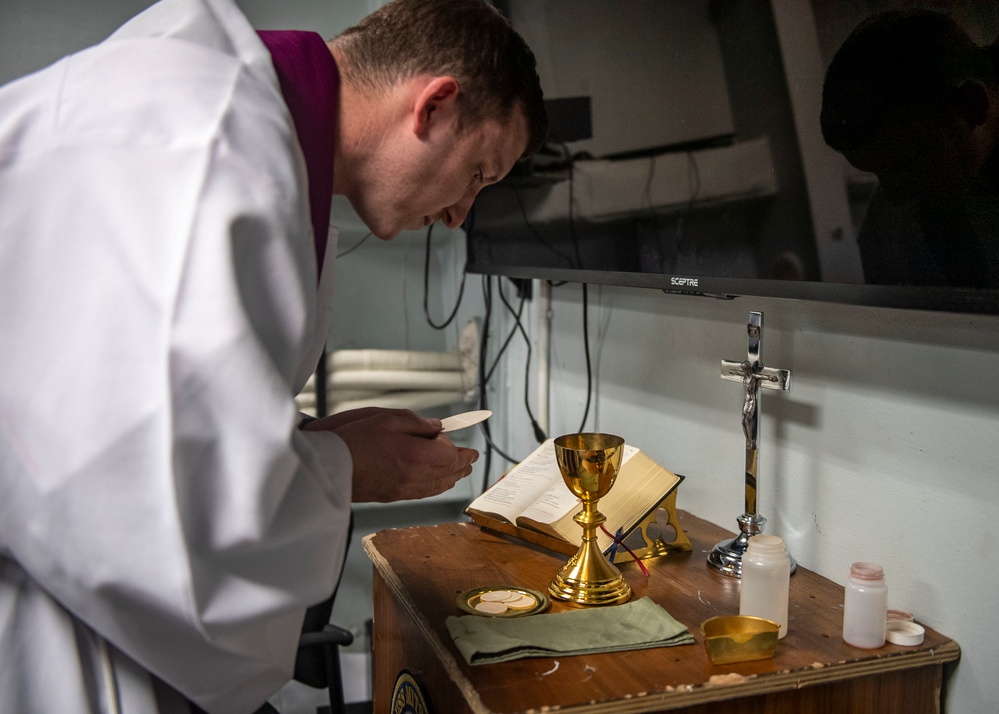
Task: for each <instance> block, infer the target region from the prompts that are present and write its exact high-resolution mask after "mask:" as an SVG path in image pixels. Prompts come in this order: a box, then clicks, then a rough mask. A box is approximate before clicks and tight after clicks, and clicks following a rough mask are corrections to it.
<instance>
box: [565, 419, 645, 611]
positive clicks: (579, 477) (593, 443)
mask: <svg viewBox="0 0 999 714" xmlns="http://www.w3.org/2000/svg"><path fill="white" fill-rule="evenodd" d="M623 455H624V439H622V438H621V437H620V436H613V435H611V434H593V433H587V434H566V435H565V436H560V437H558V438H557V439H555V458H556V460H557V461H558V468H559V471H561V473H562V480H563V481H565V485H566V486H568V487H569V490H570V491H572V492H573V493H574V494H575V495H576V496H578V497H579V499H580V500H581V501H582V503H583V510H581V511H580V512H579V513H577V514H576V515H575V516H573V520H574V521H576V523H578V524H579V525H580V526H582V528H583V542H582V544H581V545H580V546H579V550H578V551H576V554H575V555H574V556H572V557H571V558H569V562H567V563H566V564H565V565H564V566H563V567H562V569H561V570H559V571H558V573H557V574H556V575H555V579H554V580H552V582H551V584H550V585H549V586H548V594H549V595H551V596H552V597H553V598H555V599H556V600H562V601H564V602H568V603H570V604H573V605H615V604H617V603H620V602H625V601H626V600H627V599H628V598H630V597H631V588H630V587H629V586H628V583H626V582H625V581H624V578H623V577H622V576H621V571H620V570H618V569H617V568H616V567H615V566H614V564H613V563H611V562H610V561H609V560H608V559H607V557H606V556H605V555H604V554H603V553H602V552H600V548H599V547H598V546H597V529H598V528H599V527H600V524H601V523H603V522H604V521H605V520H607V519H606V518H605V517H604V515H603V514H602V513H600V511H598V510H597V502H598V501H599V500H600V499H601V498H603V497H604V496H605V495H607V492H608V491H610V490H611V486H613V485H614V480H615V479H616V478H617V474H618V471H619V470H620V468H621V457H622V456H623Z"/></svg>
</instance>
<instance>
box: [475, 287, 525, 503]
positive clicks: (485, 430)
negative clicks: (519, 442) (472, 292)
mask: <svg viewBox="0 0 999 714" xmlns="http://www.w3.org/2000/svg"><path fill="white" fill-rule="evenodd" d="M482 299H483V302H484V303H485V309H486V314H485V317H484V318H483V327H482V337H481V339H480V341H479V408H480V409H488V408H489V405H488V403H487V400H486V384H487V382H486V379H485V375H486V371H485V357H486V351H487V344H488V341H489V328H490V323H491V321H492V278H491V277H490V276H488V275H484V276H482ZM479 427H480V429H481V430H482V436H483V438H484V439H485V440H486V458H487V461H486V470H485V471H484V476H483V479H484V481H483V489H482V490H483V491H485V487H486V485H487V484H486V482H487V481H488V478H489V469H488V465H489V464H490V463H491V453H492V452H493V451H495V452H496V453H497V454H498V455H499V456H500V457H502V458H504V459H506V460H507V461H509V462H510V463H511V464H516V463H519V461H520V459H515V458H513V457H512V456H510V455H509V454H507V453H506V452H505V451H503V449H501V448H499V447H498V446H497V445H496V443H495V442H494V441H493V438H492V432H490V431H489V422H488V420H486V421H484V422H482V423H481V424H480V425H479Z"/></svg>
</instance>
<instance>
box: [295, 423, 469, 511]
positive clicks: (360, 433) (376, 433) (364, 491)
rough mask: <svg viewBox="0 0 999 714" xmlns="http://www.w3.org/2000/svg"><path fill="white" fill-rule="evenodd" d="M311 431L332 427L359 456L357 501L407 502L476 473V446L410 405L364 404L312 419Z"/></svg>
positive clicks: (356, 459) (356, 460)
mask: <svg viewBox="0 0 999 714" xmlns="http://www.w3.org/2000/svg"><path fill="white" fill-rule="evenodd" d="M303 428H304V429H305V430H306V431H333V432H336V434H338V435H339V436H340V438H342V439H343V440H344V441H345V442H346V443H347V448H348V449H350V455H351V457H352V458H353V460H354V483H353V486H354V490H353V494H354V495H353V499H352V500H353V501H354V503H365V502H371V501H378V502H381V503H387V502H389V501H402V500H409V499H416V498H425V497H427V496H434V495H436V494H438V493H443V492H444V491H447V490H448V489H450V488H451V487H452V486H454V485H455V483H457V482H458V481H459V480H461V479H463V478H464V477H465V476H468V474H470V473H471V472H472V464H473V463H474V462H475V460H476V459H478V458H479V452H478V451H476V450H475V449H465V448H461V447H458V446H455V445H454V444H453V443H452V442H451V440H450V439H448V438H447V437H446V436H444V435H443V434H441V433H440V430H441V425H440V419H425V418H423V417H421V416H419V415H418V414H415V413H414V412H411V411H409V410H406V409H380V408H377V407H365V408H363V409H354V410H351V411H346V412H341V413H339V414H334V415H332V416H328V417H324V418H322V419H316V420H315V421H311V422H309V423H308V424H306V425H305V426H304V427H303Z"/></svg>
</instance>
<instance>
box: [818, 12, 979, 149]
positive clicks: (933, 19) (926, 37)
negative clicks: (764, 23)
mask: <svg viewBox="0 0 999 714" xmlns="http://www.w3.org/2000/svg"><path fill="white" fill-rule="evenodd" d="M968 79H977V80H980V81H982V82H986V83H988V84H995V82H996V71H995V67H994V65H993V61H992V56H991V54H990V51H989V49H988V48H983V47H979V46H978V45H977V44H975V42H974V41H973V40H972V39H971V37H970V36H969V35H968V34H967V33H966V32H965V31H964V30H963V29H962V28H961V27H960V26H959V25H958V24H957V23H956V22H954V21H953V20H952V19H951V18H950V17H949V16H947V15H945V14H943V13H940V12H934V11H931V10H893V11H888V12H882V13H877V14H874V15H872V16H870V17H868V18H867V19H866V20H864V21H863V22H861V23H860V24H859V25H858V26H857V27H856V29H854V31H853V32H852V33H851V34H850V36H849V37H848V38H847V40H846V42H844V43H843V46H842V47H840V49H839V50H838V51H837V52H836V54H835V56H834V57H833V60H832V62H831V63H830V65H829V69H828V70H827V71H826V78H825V84H824V86H823V89H822V114H821V117H820V121H821V124H822V135H823V137H824V138H825V141H826V143H827V144H828V145H829V146H831V147H832V148H833V149H836V150H837V151H841V152H842V151H849V150H851V149H856V148H859V147H861V146H863V145H864V144H866V143H867V142H869V141H870V140H871V139H873V138H874V137H875V136H876V135H877V134H878V132H879V131H880V130H881V129H882V128H883V127H884V125H885V123H886V121H887V120H888V119H889V117H890V116H899V115H910V116H911V115H918V114H920V113H925V112H929V111H932V110H934V109H936V108H938V107H942V106H945V105H946V103H947V102H948V101H949V100H950V98H951V96H952V92H953V90H954V89H955V88H956V87H958V86H959V85H960V84H961V83H962V82H964V81H965V80H968Z"/></svg>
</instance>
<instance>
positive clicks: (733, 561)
mask: <svg viewBox="0 0 999 714" xmlns="http://www.w3.org/2000/svg"><path fill="white" fill-rule="evenodd" d="M736 520H737V521H738V522H739V535H737V536H736V537H735V538H731V539H729V540H723V541H722V542H721V543H718V544H717V545H715V547H714V548H712V549H711V552H710V553H708V565H710V566H711V567H712V568H714V569H715V570H717V571H719V572H720V573H723V574H725V575H730V576H732V577H733V578H741V577H742V556H743V555H744V554H745V552H746V548H748V547H749V539H750V538H752V537H753V536H754V535H758V534H759V533H762V532H763V526H765V525H766V524H767V519H766V518H764V517H763V516H761V515H758V514H752V513H743V514H742V515H741V516H739V517H738V518H737V519H736ZM787 557H788V560H790V561H791V572H792V573H793V572H794V569H795V568H796V567H797V563H795V562H794V558H792V557H791V554H790V553H788V554H787Z"/></svg>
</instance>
